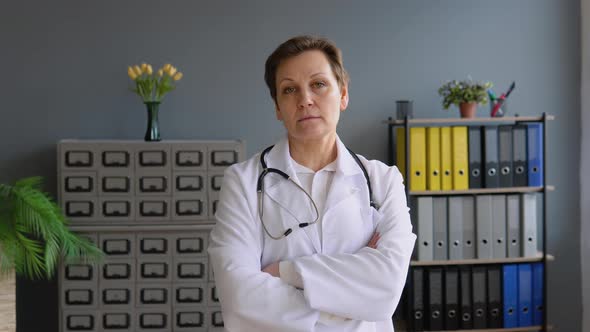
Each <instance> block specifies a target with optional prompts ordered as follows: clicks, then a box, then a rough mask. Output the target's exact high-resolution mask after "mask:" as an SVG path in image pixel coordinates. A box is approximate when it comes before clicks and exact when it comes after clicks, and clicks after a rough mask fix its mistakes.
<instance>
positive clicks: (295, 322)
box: [208, 138, 416, 332]
mask: <svg viewBox="0 0 590 332" xmlns="http://www.w3.org/2000/svg"><path fill="white" fill-rule="evenodd" d="M337 149H338V154H337V159H336V172H335V174H334V178H333V180H332V184H331V188H330V189H329V192H328V196H327V199H326V205H325V209H324V216H323V220H322V223H321V227H322V233H323V235H322V240H320V238H319V237H318V232H317V230H316V228H315V226H316V225H313V226H309V227H306V228H303V229H300V228H299V227H298V226H297V225H298V224H299V223H300V222H309V221H313V220H314V219H315V210H314V209H313V206H312V205H311V203H310V201H309V198H307V196H306V195H305V193H303V192H302V191H301V189H299V188H297V186H295V185H294V184H293V183H291V182H290V181H287V180H285V179H283V178H282V177H280V176H277V175H267V176H266V177H265V180H264V186H265V197H264V221H265V224H266V227H267V228H268V230H269V231H270V232H271V234H273V235H275V236H277V235H280V234H282V233H283V232H284V231H285V230H286V229H287V228H293V232H292V233H291V234H290V235H289V236H287V237H286V238H283V239H281V240H273V239H272V238H270V237H269V236H268V235H267V234H266V233H265V232H264V230H263V228H262V224H261V221H260V218H259V213H258V197H257V192H256V182H257V180H258V177H259V175H260V173H261V172H262V167H261V165H260V155H259V154H257V155H255V156H254V157H252V158H251V159H249V160H247V161H245V162H242V163H240V164H236V165H233V166H231V167H229V168H228V169H227V170H226V171H225V174H224V179H223V185H222V189H221V193H220V199H219V203H218V206H217V212H216V219H217V223H216V225H215V227H214V229H213V231H212V232H211V236H210V243H209V250H208V251H209V255H210V259H211V265H212V267H213V271H214V275H215V283H216V285H217V289H218V294H219V299H220V302H221V308H222V312H223V318H224V322H225V329H226V330H227V331H249V332H250V331H252V332H258V331H282V332H291V331H293V332H294V331H317V332H327V331H334V332H336V331H338V332H348V331H355V332H390V331H393V324H392V320H391V317H392V315H393V312H394V310H395V308H396V306H397V304H398V302H399V299H400V296H401V293H402V290H403V285H404V283H405V280H406V275H407V272H408V266H409V261H410V256H411V253H412V250H413V247H414V242H415V240H416V236H415V235H414V234H413V233H412V226H411V223H410V216H409V209H408V207H407V204H406V197H405V192H404V186H403V180H402V176H401V174H400V172H399V171H398V169H397V168H396V167H389V166H387V165H385V164H383V163H382V162H380V161H375V160H371V161H368V160H366V159H365V158H363V157H362V156H359V157H360V159H361V161H362V163H363V165H364V166H365V167H366V169H367V171H368V173H369V178H370V181H371V186H372V190H373V197H374V200H375V201H376V202H377V204H378V205H379V210H375V209H374V208H372V207H371V206H370V205H369V193H368V187H367V183H366V180H365V177H364V176H363V173H362V170H361V168H360V167H359V166H358V164H357V163H356V161H355V160H354V159H353V157H352V156H351V155H350V153H349V152H348V151H347V150H346V148H345V146H344V144H342V142H341V141H340V139H339V138H337ZM265 160H266V163H267V165H268V167H271V168H278V169H280V170H282V171H284V172H285V173H287V174H288V175H290V176H291V177H293V178H294V179H296V178H297V177H296V173H295V171H294V169H293V167H292V165H291V161H290V155H289V145H288V141H287V139H286V138H285V139H283V140H282V141H280V142H279V143H278V144H276V145H275V146H274V148H273V149H272V150H271V151H270V152H269V153H268V154H267V155H266V158H265ZM375 231H378V232H379V233H380V235H381V239H380V240H379V242H378V243H377V248H376V249H372V248H369V247H366V245H367V243H368V241H369V239H370V238H371V236H372V235H373V233H374V232H375ZM320 241H322V242H320ZM283 260H290V261H291V262H293V265H294V267H295V270H296V271H297V272H298V273H299V274H300V275H301V278H302V280H303V285H304V288H303V290H301V289H297V288H295V287H293V286H291V285H289V284H287V283H286V282H284V281H283V280H281V279H280V278H275V277H273V276H271V275H270V274H267V273H264V272H261V269H262V268H263V267H265V266H267V265H269V264H271V263H273V262H277V261H283ZM320 312H324V313H329V314H333V315H337V316H340V317H345V318H347V319H346V320H342V319H340V320H333V321H325V320H324V319H320ZM322 316H323V317H325V315H322Z"/></svg>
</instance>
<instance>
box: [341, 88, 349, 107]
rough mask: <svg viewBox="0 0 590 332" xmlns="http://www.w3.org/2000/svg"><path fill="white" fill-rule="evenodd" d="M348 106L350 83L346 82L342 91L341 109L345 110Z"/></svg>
mask: <svg viewBox="0 0 590 332" xmlns="http://www.w3.org/2000/svg"><path fill="white" fill-rule="evenodd" d="M346 107H348V84H345V85H344V86H343V87H342V91H341V92H340V111H341V112H344V110H345V109H346Z"/></svg>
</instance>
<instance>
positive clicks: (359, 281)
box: [293, 167, 416, 321]
mask: <svg viewBox="0 0 590 332" xmlns="http://www.w3.org/2000/svg"><path fill="white" fill-rule="evenodd" d="M381 175H382V176H381V177H378V178H376V179H375V180H376V181H381V183H383V185H381V187H384V188H385V189H384V190H385V193H384V194H382V195H384V196H382V197H384V199H382V204H381V207H380V209H379V211H373V212H374V214H375V217H376V218H379V219H378V220H377V226H376V227H377V229H376V230H377V231H378V232H379V233H380V235H381V239H380V240H379V242H378V243H377V249H372V248H369V247H364V248H361V249H360V250H359V251H358V252H356V253H354V254H333V255H324V254H316V255H312V256H305V257H300V258H297V259H295V260H293V264H294V266H295V270H296V271H297V272H298V273H299V274H300V276H301V278H302V280H303V288H304V289H303V291H304V295H305V298H306V299H307V301H308V303H309V305H310V306H311V307H312V308H313V309H316V310H320V311H325V312H329V313H332V314H335V315H338V316H341V317H347V318H350V319H355V320H364V321H383V320H387V319H391V317H392V315H393V312H394V311H395V308H396V307H397V304H398V302H399V300H400V297H401V293H402V291H403V287H404V284H405V281H406V276H407V273H408V267H409V261H410V257H411V254H412V250H413V248H414V242H415V240H416V235H414V234H413V233H412V225H411V222H410V215H409V208H408V206H407V203H406V196H405V191H404V185H403V179H402V176H401V174H400V172H399V171H398V170H397V168H395V167H391V168H389V169H387V171H386V172H384V173H382V174H381Z"/></svg>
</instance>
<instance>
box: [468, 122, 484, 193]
mask: <svg viewBox="0 0 590 332" xmlns="http://www.w3.org/2000/svg"><path fill="white" fill-rule="evenodd" d="M481 131H482V130H481V128H480V127H469V188H470V189H471V188H482V187H483V180H482V179H483V176H482V173H483V171H482V162H481V157H482V155H481Z"/></svg>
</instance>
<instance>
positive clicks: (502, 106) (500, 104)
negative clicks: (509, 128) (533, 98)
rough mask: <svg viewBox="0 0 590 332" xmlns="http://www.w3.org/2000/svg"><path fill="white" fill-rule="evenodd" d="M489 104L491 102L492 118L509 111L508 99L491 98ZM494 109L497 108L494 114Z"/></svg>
mask: <svg viewBox="0 0 590 332" xmlns="http://www.w3.org/2000/svg"><path fill="white" fill-rule="evenodd" d="M489 104H490V117H492V118H501V117H503V116H504V115H505V114H506V112H507V111H508V109H507V103H506V99H497V100H494V101H491V100H490V103H489ZM496 108H497V109H496ZM494 110H495V114H494Z"/></svg>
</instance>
